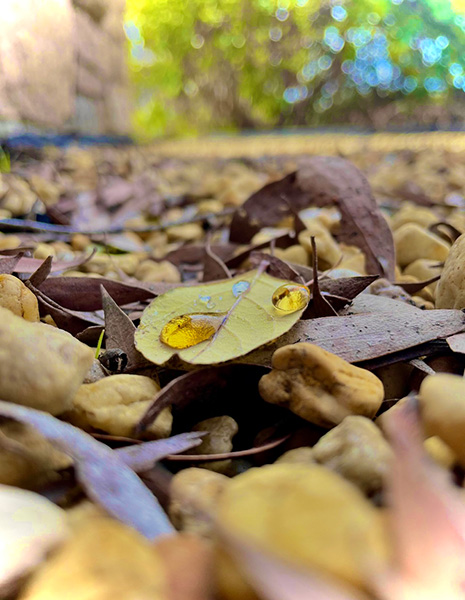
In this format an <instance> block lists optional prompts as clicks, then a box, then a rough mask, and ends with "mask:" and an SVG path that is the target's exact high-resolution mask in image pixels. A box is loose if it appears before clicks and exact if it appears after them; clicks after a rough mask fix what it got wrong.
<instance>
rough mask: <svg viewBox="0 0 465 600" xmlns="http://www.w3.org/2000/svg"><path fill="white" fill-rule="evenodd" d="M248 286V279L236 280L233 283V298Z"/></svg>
mask: <svg viewBox="0 0 465 600" xmlns="http://www.w3.org/2000/svg"><path fill="white" fill-rule="evenodd" d="M249 287H250V283H249V282H248V281H238V282H237V283H235V284H234V285H233V288H232V293H233V295H234V297H235V298H238V297H239V296H240V295H241V294H243V293H244V292H246V291H247V290H248V289H249Z"/></svg>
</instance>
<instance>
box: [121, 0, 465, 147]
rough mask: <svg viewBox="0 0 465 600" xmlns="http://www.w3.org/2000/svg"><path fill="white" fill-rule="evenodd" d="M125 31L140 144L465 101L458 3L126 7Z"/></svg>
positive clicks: (147, 0) (236, 2) (235, 1)
mask: <svg viewBox="0 0 465 600" xmlns="http://www.w3.org/2000/svg"><path fill="white" fill-rule="evenodd" d="M125 29H126V34H127V37H128V40H129V43H130V65H131V70H132V74H133V82H134V86H135V90H136V95H137V97H136V104H137V109H136V114H135V128H136V132H137V133H138V134H139V135H140V136H145V137H151V136H156V135H162V134H165V135H181V134H182V135H186V134H193V133H197V132H206V131H219V130H222V131H232V130H235V129H241V128H255V129H263V128H273V127H286V126H291V125H300V126H308V125H325V124H335V123H343V122H345V123H348V122H351V123H360V124H365V125H366V124H374V125H378V126H383V123H384V124H387V123H389V122H390V120H391V119H392V118H393V117H394V116H396V115H399V114H403V115H405V116H408V115H411V114H417V117H418V114H419V113H418V110H420V114H421V111H422V110H423V109H422V107H427V106H435V107H437V108H438V109H439V110H443V111H444V110H446V109H445V108H444V106H445V105H447V107H449V108H450V107H452V106H455V105H457V106H459V101H460V100H461V97H462V94H463V93H464V91H465V53H464V52H463V51H462V49H463V48H464V44H465V0H331V1H328V0H175V1H173V0H128V8H127V16H126V24H125ZM415 111H416V113H415ZM433 112H434V111H433ZM420 120H421V119H420Z"/></svg>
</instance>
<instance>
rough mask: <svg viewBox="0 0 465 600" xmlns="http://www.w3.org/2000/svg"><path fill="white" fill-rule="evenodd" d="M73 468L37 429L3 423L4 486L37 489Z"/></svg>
mask: <svg viewBox="0 0 465 600" xmlns="http://www.w3.org/2000/svg"><path fill="white" fill-rule="evenodd" d="M71 464H72V461H71V459H70V458H69V457H68V456H67V455H66V454H63V453H62V452H60V451H59V450H57V449H55V447H54V446H53V445H52V444H51V443H50V442H49V441H47V440H46V439H45V438H44V437H43V436H42V435H41V434H40V433H38V432H37V430H36V429H34V428H33V427H31V426H29V425H25V424H23V423H18V422H17V421H9V420H3V419H2V420H0V484H3V485H13V486H15V487H21V488H28V489H36V488H38V487H39V486H40V485H44V484H45V483H47V482H51V481H54V480H57V479H58V478H59V475H58V471H60V470H62V469H67V468H68V467H70V466H71Z"/></svg>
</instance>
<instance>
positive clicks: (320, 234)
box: [298, 219, 341, 269]
mask: <svg viewBox="0 0 465 600" xmlns="http://www.w3.org/2000/svg"><path fill="white" fill-rule="evenodd" d="M306 225H307V229H306V230H305V231H302V232H301V233H299V235H298V240H299V244H300V245H301V246H303V247H304V248H305V250H306V251H307V253H308V255H309V256H310V257H311V256H313V250H312V240H311V238H312V236H314V237H315V243H316V251H317V254H318V263H319V265H320V267H321V268H322V269H329V268H331V267H332V266H334V265H335V264H336V263H337V262H338V261H339V259H340V258H341V249H340V248H339V246H338V245H337V242H336V241H335V239H334V238H333V236H332V235H331V234H330V233H329V231H328V230H327V229H326V228H325V227H324V226H323V225H322V224H321V223H320V222H319V221H317V220H316V219H311V220H308V221H307V222H306Z"/></svg>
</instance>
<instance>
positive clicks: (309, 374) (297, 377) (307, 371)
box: [259, 342, 384, 428]
mask: <svg viewBox="0 0 465 600" xmlns="http://www.w3.org/2000/svg"><path fill="white" fill-rule="evenodd" d="M272 366H273V369H272V371H271V372H270V373H268V374H266V375H264V376H263V377H262V378H261V379H260V383H259V391H260V395H261V396H262V398H263V399H264V400H266V401H267V402H270V403H272V404H278V405H280V406H284V407H286V408H289V409H290V410H291V411H292V412H294V413H295V414H297V415H299V417H302V418H303V419H306V420H307V421H310V422H311V423H315V424H316V425H321V426H322V427H328V428H329V427H333V426H334V425H337V424H338V423H340V422H341V421H342V420H343V419H344V418H345V417H347V416H349V415H362V416H365V417H369V418H372V417H374V416H375V414H376V412H377V411H378V409H379V407H380V406H381V402H382V400H383V398H384V388H383V384H382V383H381V381H380V380H379V379H378V378H377V377H376V376H375V375H373V373H371V372H370V371H367V370H365V369H360V368H359V367H354V366H353V365H351V364H350V363H348V362H347V361H345V360H343V359H342V358H339V357H338V356H336V355H335V354H331V353H330V352H327V351H326V350H323V349H322V348H320V347H319V346H316V345H314V344H309V343H306V342H301V343H297V344H290V345H288V346H283V347H282V348H279V349H278V350H276V352H275V353H274V354H273V359H272Z"/></svg>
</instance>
